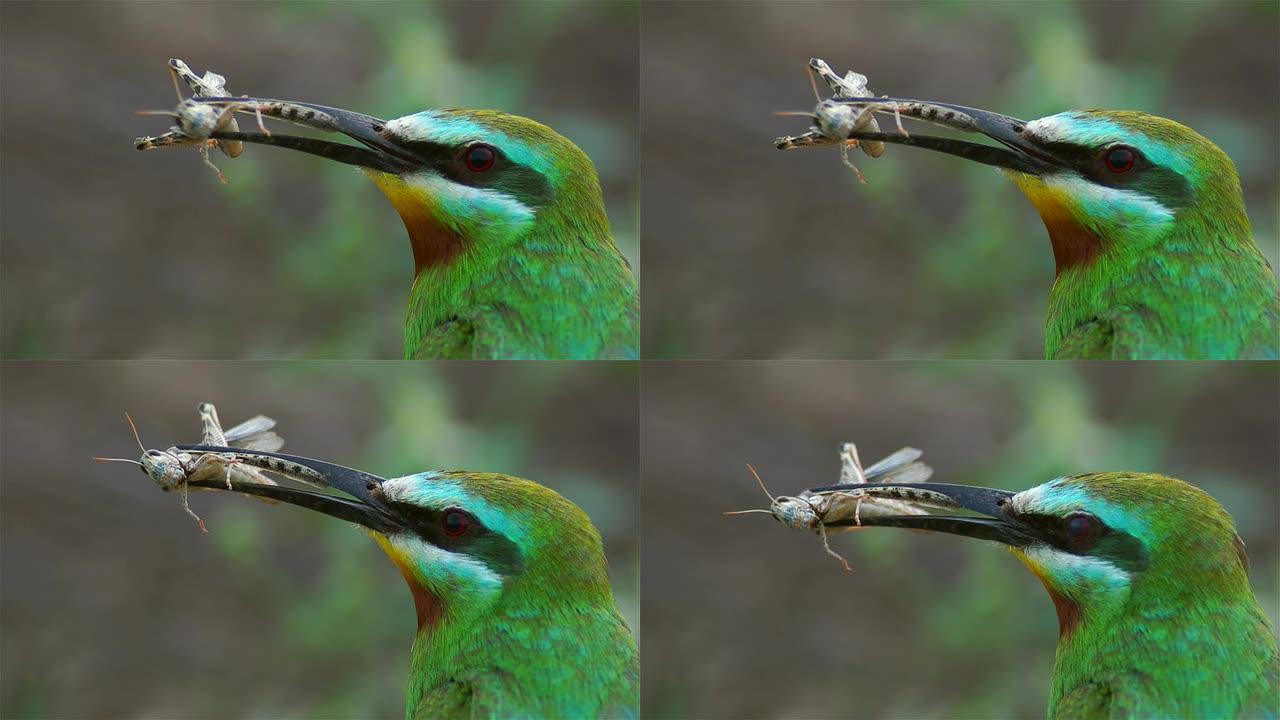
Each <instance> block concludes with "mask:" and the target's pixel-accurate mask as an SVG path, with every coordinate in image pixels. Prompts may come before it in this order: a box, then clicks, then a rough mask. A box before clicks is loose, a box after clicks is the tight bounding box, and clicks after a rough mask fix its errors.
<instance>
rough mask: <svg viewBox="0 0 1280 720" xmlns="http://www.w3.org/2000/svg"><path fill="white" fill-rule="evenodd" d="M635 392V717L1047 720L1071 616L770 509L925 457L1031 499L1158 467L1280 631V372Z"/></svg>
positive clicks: (1020, 368)
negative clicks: (1205, 512)
mask: <svg viewBox="0 0 1280 720" xmlns="http://www.w3.org/2000/svg"><path fill="white" fill-rule="evenodd" d="M641 384H642V386H643V388H644V395H643V397H642V400H641V407H642V408H643V409H642V413H641V447H642V452H643V457H644V467H643V469H642V475H641V483H642V487H643V492H642V498H641V516H642V517H643V525H642V528H641V545H642V547H643V557H642V563H641V564H642V575H643V578H644V592H643V598H642V615H643V617H644V633H645V646H644V654H643V677H644V687H643V692H644V696H643V702H644V708H645V713H646V716H648V717H654V718H691V717H697V718H713V717H714V718H746V717H794V718H830V717H857V718H931V717H936V718H1035V717H1044V712H1045V707H1046V704H1047V702H1048V688H1049V678H1050V674H1051V670H1052V667H1053V651H1054V645H1055V643H1056V641H1057V630H1058V623H1057V619H1056V616H1055V614H1054V609H1053V603H1052V602H1051V601H1050V600H1049V597H1048V596H1047V595H1046V593H1045V591H1044V588H1043V587H1041V585H1040V582H1039V581H1038V580H1037V579H1036V578H1035V576H1033V575H1032V574H1031V573H1030V572H1029V571H1027V570H1026V569H1025V568H1024V567H1023V566H1022V564H1021V563H1019V562H1018V560H1017V559H1016V558H1014V557H1013V556H1012V555H1010V554H1009V553H1008V552H1006V551H1004V550H1002V549H1000V548H999V547H997V546H996V545H994V544H993V543H984V542H975V541H972V540H967V539H964V538H958V537H953V536H944V535H937V534H928V533H909V532H902V531H895V530H892V529H882V530H879V531H876V530H871V531H866V532H862V533H857V534H846V535H838V536H835V537H833V538H832V547H833V548H834V549H835V550H836V551H837V552H839V553H840V554H842V555H844V556H845V557H846V558H848V560H849V562H850V563H852V565H853V572H852V573H846V572H845V571H844V570H843V569H842V568H841V566H840V563H839V562H838V561H837V560H835V559H833V558H831V557H829V556H827V555H826V554H824V553H823V551H822V545H821V542H820V540H819V538H818V537H817V536H816V535H813V534H809V533H804V532H798V531H794V530H788V529H786V528H784V527H782V526H780V525H779V524H778V523H777V522H775V521H774V520H772V519H771V518H769V517H766V516H761V515H747V516H743V517H725V516H723V515H722V514H721V513H722V512H724V511H726V510H738V509H746V508H759V507H767V500H766V499H765V498H764V497H763V493H761V492H760V489H759V487H757V486H756V482H755V480H754V479H753V478H752V477H751V474H750V473H749V472H748V471H747V469H746V468H745V467H744V465H743V464H744V463H748V462H749V463H751V464H752V465H754V466H755V468H756V469H757V470H758V471H759V472H760V474H761V476H762V477H763V478H764V481H765V482H766V483H767V484H768V486H769V488H770V490H772V491H773V492H774V493H775V494H794V493H796V492H798V491H800V490H802V489H804V488H809V487H817V486H822V485H830V484H832V483H834V482H836V481H837V480H838V479H839V467H840V464H839V460H838V457H837V455H838V451H839V446H840V444H841V443H842V442H846V441H852V442H856V443H857V444H858V448H859V451H860V453H861V456H862V459H863V462H864V463H867V464H869V463H871V462H874V461H875V460H877V459H879V458H881V457H884V456H885V455H887V454H889V453H890V452H893V451H894V450H897V449H898V448H900V447H902V446H904V445H912V446H915V447H918V448H920V449H922V450H924V452H925V455H924V459H925V460H926V461H927V462H928V463H929V464H931V465H932V466H933V467H934V468H935V474H934V479H935V480H936V481H937V482H945V483H960V484H966V485H986V486H990V487H1001V488H1008V489H1018V490H1021V489H1026V488H1029V487H1032V486H1034V485H1038V484H1040V483H1042V482H1045V481H1047V480H1050V479H1052V478H1054V477H1058V476H1060V475H1065V474H1074V473H1081V472H1089V471H1101V470H1125V469H1127V470H1137V471H1152V472H1162V473H1165V474H1168V475H1173V476H1175V477H1179V478H1182V479H1184V480H1187V481H1190V482H1192V483H1195V484H1196V485H1198V486H1200V487H1202V488H1204V489H1205V490H1206V491H1208V492H1209V493H1210V494H1212V495H1213V496H1214V497H1215V498H1217V499H1218V500H1219V501H1220V502H1222V503H1223V505H1224V506H1225V507H1226V508H1227V510H1228V511H1229V512H1230V513H1231V514H1232V515H1233V516H1234V517H1235V520H1236V522H1237V524H1238V526H1239V530H1240V534H1241V536H1242V537H1243V538H1244V541H1245V544H1246V545H1247V547H1248V553H1249V556H1250V559H1251V560H1252V570H1251V573H1250V574H1251V579H1252V582H1253V587H1254V590H1255V591H1256V592H1257V594H1258V596H1259V599H1260V600H1261V601H1262V604H1263V607H1264V608H1266V610H1267V612H1268V614H1269V615H1270V617H1271V620H1272V623H1273V625H1274V624H1275V623H1276V621H1277V619H1278V616H1280V608H1278V605H1280V578H1278V577H1277V570H1278V566H1280V564H1278V560H1280V537H1278V536H1277V530H1276V512H1277V508H1280V484H1277V482H1276V460H1277V459H1276V438H1277V436H1280V406H1278V405H1277V403H1276V398H1277V396H1280V376H1278V375H1277V372H1276V364H1275V363H1252V364H1250V363H1221V364H1208V363H1196V364H1192V363H1181V364H1179V363H1093V364H1089V363H1062V362H1059V363H1045V362H993V361H988V362H979V363H974V362H946V363H940V362H933V363H919V362H905V361H904V362H894V363H883V362H787V363H780V362H773V363H759V362H734V363H647V364H646V365H645V367H644V369H643V371H642V376H641Z"/></svg>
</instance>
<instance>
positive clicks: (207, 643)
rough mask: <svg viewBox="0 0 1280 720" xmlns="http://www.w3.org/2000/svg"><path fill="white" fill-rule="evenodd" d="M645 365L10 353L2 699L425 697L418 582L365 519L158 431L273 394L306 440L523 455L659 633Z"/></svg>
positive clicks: (333, 447)
mask: <svg viewBox="0 0 1280 720" xmlns="http://www.w3.org/2000/svg"><path fill="white" fill-rule="evenodd" d="M638 379H639V378H638V373H637V368H636V367H635V365H634V364H631V363H580V364H578V363H527V362H526V363H505V364H504V363H436V364H430V365H428V364H425V363H405V362H393V361H383V362H288V363H286V362H271V363H261V362H221V363H216V362H214V363H201V362H145V361H131V362H59V363H37V362H20V361H6V362H5V363H3V367H2V369H0V384H3V386H4V392H5V399H4V409H3V414H2V416H0V445H3V447H4V453H3V455H2V456H0V475H2V476H3V478H4V481H3V484H0V530H2V531H3V533H2V534H3V537H2V538H0V568H2V569H3V578H2V580H0V585H3V588H4V592H3V597H0V677H3V681H2V682H0V717H3V718H6V719H8V718H15V719H16V718H52V717H95V718H108V717H168V718H228V717H263V718H277V717H307V718H389V717H403V716H404V694H403V693H404V685H403V681H404V678H405V675H406V674H407V672H408V666H409V647H410V645H411V643H412V640H413V635H414V629H415V620H414V610H413V602H412V599H411V598H410V595H409V592H408V591H407V589H406V588H405V583H404V580H403V579H402V578H401V577H400V574H399V572H398V571H397V570H396V568H395V567H394V566H393V565H392V564H391V562H390V561H388V560H387V559H386V557H385V556H384V555H383V554H382V552H381V551H380V550H379V549H378V547H377V546H376V545H375V544H374V543H373V541H372V540H370V539H369V538H368V537H367V536H365V535H364V533H362V532H361V531H359V530H358V529H356V528H354V527H353V526H352V525H351V524H349V523H345V522H341V521H337V520H334V519H333V518H329V517H326V516H323V515H320V514H318V513H312V512H308V511H304V510H300V509H298V508H293V507H289V506H286V505H279V506H270V505H266V504H264V503H261V502H257V501H255V500H253V499H251V498H246V497H243V496H238V495H229V494H221V493H219V494H215V493H208V492H202V493H192V494H191V496H190V502H191V505H192V509H193V510H194V511H195V512H197V513H199V514H200V515H201V516H202V517H203V518H204V520H205V523H206V524H207V525H208V528H209V534H207V535H202V534H201V533H200V531H199V529H198V528H197V527H196V524H195V522H194V521H193V520H191V518H189V517H188V516H187V515H186V514H185V513H183V511H182V507H181V500H180V498H179V496H178V495H177V494H175V493H162V492H160V491H159V490H158V489H157V488H156V487H155V486H154V485H152V483H151V482H150V481H149V480H148V479H147V478H146V477H145V476H144V475H142V474H141V473H140V472H139V470H138V468H136V467H131V466H128V465H123V464H116V463H111V464H107V463H95V462H92V461H90V459H89V458H90V456H92V455H107V456H115V457H126V458H136V457H137V456H138V454H139V453H138V450H137V447H136V446H135V444H134V441H133V436H132V435H131V434H130V432H129V427H128V425H127V424H126V422H125V418H124V412H125V411H126V410H127V411H129V412H130V413H131V414H132V415H133V417H134V418H135V419H136V421H137V423H138V430H139V431H140V433H141V435H142V440H143V442H144V443H147V444H148V446H149V447H157V446H158V447H161V448H163V447H168V446H169V445H170V444H173V443H177V442H190V441H193V440H196V439H198V438H199V435H200V425H199V421H198V418H197V415H196V412H195V407H196V403H198V402H200V401H202V400H209V401H212V402H215V403H216V404H217V406H218V410H219V415H220V417H221V419H222V420H223V422H224V423H225V426H226V427H231V426H232V425H234V424H236V423H238V422H240V421H241V420H244V419H245V418H247V417H249V416H251V415H254V414H257V413H263V414H266V415H269V416H271V417H274V418H275V419H276V420H278V421H279V423H280V424H279V427H278V430H279V432H280V434H281V435H282V436H283V437H284V439H285V447H284V450H285V451H286V452H292V453H296V454H299V455H305V456H309V457H315V458H320V459H324V460H329V461H332V462H337V463H340V464H344V465H350V466H353V467H358V468H361V469H364V470H368V471H370V472H373V473H376V474H379V475H382V476H384V477H395V476H400V475H405V474H409V473H413V472H418V471H421V470H425V469H430V468H441V469H445V468H463V469H473V470H488V471H496V472H504V473H508V474H512V475H518V476H521V477H526V478H529V479H532V480H535V481H537V482H540V483H542V484H544V485H546V486H548V487H551V488H553V489H555V490H557V491H559V492H560V493H562V494H563V495H565V496H566V497H568V498H569V499H570V500H572V501H573V502H575V503H577V504H578V505H579V506H580V507H582V508H583V509H584V510H585V511H586V512H587V513H588V514H589V515H590V516H591V518H592V520H593V521H594V522H595V524H596V526H597V527H598V528H599V529H600V532H601V534H602V535H603V536H604V540H605V551H606V554H607V556H608V559H609V569H610V575H611V577H612V580H613V585H614V592H615V595H616V597H617V600H618V604H619V607H620V608H621V609H622V612H623V614H624V615H625V616H626V618H627V621H628V623H629V624H630V625H631V627H632V629H633V630H635V631H637V632H638V631H639V595H638V592H639V587H638V586H639V545H638V543H639V528H638V523H639V518H638V514H637V504H638V494H639V486H638V476H639V469H638V468H639V457H638V453H639V446H638V437H639V426H638V418H637V413H636V404H637V395H636V393H637V387H638Z"/></svg>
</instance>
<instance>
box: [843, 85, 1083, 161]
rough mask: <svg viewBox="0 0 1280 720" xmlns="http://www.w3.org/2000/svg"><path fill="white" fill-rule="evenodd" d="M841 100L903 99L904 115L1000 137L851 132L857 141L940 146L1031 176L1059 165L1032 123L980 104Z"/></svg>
mask: <svg viewBox="0 0 1280 720" xmlns="http://www.w3.org/2000/svg"><path fill="white" fill-rule="evenodd" d="M836 102H839V103H845V104H851V105H869V104H890V103H898V106H899V109H900V111H901V113H902V115H903V116H905V117H910V118H915V119H917V120H922V121H925V122H930V123H934V124H936V125H940V126H942V127H947V128H951V129H953V130H959V131H962V132H970V133H980V134H982V135H986V136H987V137H989V138H991V139H992V140H995V141H996V142H997V143H1000V145H998V146H996V145H987V144H982V143H974V142H969V141H967V140H956V139H953V138H944V137H936V136H930V135H920V134H916V133H914V132H913V133H911V134H910V135H903V134H902V133H900V132H896V131H893V130H892V129H891V130H890V131H889V132H876V133H871V132H865V133H864V132H855V133H853V134H852V135H850V136H849V137H850V138H851V139H854V140H872V141H879V142H886V143H894V144H897V145H909V146H912V147H920V148H925V149H926V150H936V151H938V152H943V153H947V154H948V155H955V156H957V157H962V158H965V159H967V160H973V161H974V162H980V163H983V164H984V165H993V166H995V167H999V168H1006V169H1009V170H1016V171H1018V172H1021V173H1026V174H1028V175H1043V174H1045V173H1047V172H1050V171H1052V170H1054V169H1057V168H1058V167H1060V163H1059V162H1058V161H1057V160H1056V159H1055V158H1054V156H1053V153H1052V152H1050V151H1048V150H1047V149H1046V148H1044V147H1041V146H1039V145H1038V144H1037V143H1036V141H1035V139H1034V138H1032V137H1031V136H1030V135H1029V134H1028V133H1027V123H1026V121H1024V120H1019V119H1018V118H1015V117H1010V116H1008V115H1001V114H1000V113H994V112H990V111H987V110H980V109H978V108H971V107H965V106H963V105H953V104H951V103H942V102H933V101H932V100H907V99H904V98H837V99H836Z"/></svg>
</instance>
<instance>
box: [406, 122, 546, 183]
mask: <svg viewBox="0 0 1280 720" xmlns="http://www.w3.org/2000/svg"><path fill="white" fill-rule="evenodd" d="M387 126H388V127H390V128H391V130H392V131H393V132H395V133H396V134H397V135H399V136H400V137H402V138H404V139H406V140H411V141H426V142H434V143H440V144H443V145H461V144H464V143H468V142H486V143H489V144H490V145H493V146H494V147H497V148H499V149H501V150H502V152H503V153H505V154H506V156H507V157H509V158H511V160H512V161H513V162H517V163H519V164H521V165H524V166H525V167H528V168H532V169H534V170H536V171H538V172H539V173H542V174H543V175H548V174H550V173H551V171H552V170H553V166H552V163H551V159H550V158H548V157H547V155H546V153H545V152H540V151H539V150H538V149H536V148H534V147H531V146H530V145H529V144H528V143H526V142H524V141H523V140H520V139H518V138H514V137H512V136H510V135H508V134H506V133H504V132H502V131H501V130H498V129H495V128H494V127H492V126H490V125H486V124H485V123H482V122H479V121H477V120H474V119H472V118H469V117H466V116H465V115H454V114H452V113H448V112H444V111H441V110H423V111H422V112H420V113H414V114H413V115H405V116H404V117H400V118H396V119H395V120H392V121H390V122H389V123H387Z"/></svg>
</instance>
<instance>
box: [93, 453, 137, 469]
mask: <svg viewBox="0 0 1280 720" xmlns="http://www.w3.org/2000/svg"><path fill="white" fill-rule="evenodd" d="M91 459H93V460H97V461H98V462H126V463H133V464H134V465H137V466H138V467H145V466H144V465H143V464H142V463H140V462H138V461H137V460H129V459H128V458H108V457H98V456H97V455H94V456H93V458H91Z"/></svg>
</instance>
